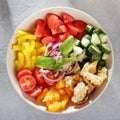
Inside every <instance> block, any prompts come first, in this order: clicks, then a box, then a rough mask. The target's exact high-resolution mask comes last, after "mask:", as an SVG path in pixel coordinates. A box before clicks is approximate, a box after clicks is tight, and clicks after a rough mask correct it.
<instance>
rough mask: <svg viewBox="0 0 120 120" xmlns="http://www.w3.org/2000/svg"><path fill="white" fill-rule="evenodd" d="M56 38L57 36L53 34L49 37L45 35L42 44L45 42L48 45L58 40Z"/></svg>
mask: <svg viewBox="0 0 120 120" xmlns="http://www.w3.org/2000/svg"><path fill="white" fill-rule="evenodd" d="M56 41H57V40H56V38H55V37H52V36H47V37H44V38H43V39H42V40H41V42H42V44H44V45H45V46H47V45H48V44H49V43H50V42H52V43H54V42H56Z"/></svg>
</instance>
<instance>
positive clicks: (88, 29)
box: [86, 24, 94, 34]
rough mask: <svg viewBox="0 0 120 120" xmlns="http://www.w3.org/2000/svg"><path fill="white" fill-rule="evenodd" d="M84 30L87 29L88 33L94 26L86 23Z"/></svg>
mask: <svg viewBox="0 0 120 120" xmlns="http://www.w3.org/2000/svg"><path fill="white" fill-rule="evenodd" d="M86 30H87V32H88V33H90V34H91V33H92V31H93V30H94V27H93V26H92V25H89V24H88V25H87V26H86Z"/></svg>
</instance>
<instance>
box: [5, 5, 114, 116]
mask: <svg viewBox="0 0 120 120" xmlns="http://www.w3.org/2000/svg"><path fill="white" fill-rule="evenodd" d="M62 8H64V9H69V10H73V11H75V12H81V13H83V14H85V15H86V16H88V17H90V18H91V19H92V20H94V21H95V22H96V23H97V24H98V25H99V26H100V27H101V28H102V29H103V30H104V28H103V27H102V26H101V25H100V23H99V22H98V21H97V20H96V19H95V18H94V17H92V16H91V15H89V14H88V13H86V12H84V11H83V10H80V9H76V8H73V7H64V6H57V7H49V8H44V9H40V10H37V11H36V12H34V13H32V14H31V15H29V16H27V17H26V18H25V19H24V20H23V21H22V22H21V23H20V24H19V25H18V26H17V27H16V28H15V30H14V32H13V34H12V36H11V38H10V41H9V43H8V48H7V53H6V65H7V73H8V76H9V79H10V81H11V84H12V86H13V88H14V89H15V91H16V92H17V94H19V92H18V91H17V89H16V88H15V87H14V85H13V81H12V79H11V77H10V73H9V65H8V61H9V58H8V57H9V56H8V53H9V48H10V47H11V44H10V43H11V41H13V40H12V39H13V37H14V35H15V31H16V30H17V29H18V28H20V26H21V25H22V24H23V23H24V22H25V21H27V20H28V19H29V18H30V17H32V16H34V15H35V14H38V13H40V12H42V11H46V10H51V9H62ZM61 11H62V10H61ZM104 31H105V30H104ZM108 37H109V36H108ZM109 44H110V47H111V51H112V52H111V56H112V57H111V58H112V65H111V69H110V71H111V72H110V73H111V74H110V76H109V80H108V82H107V84H106V85H105V87H104V88H103V90H102V91H101V92H100V94H99V95H98V96H97V97H96V98H95V99H94V100H93V101H92V103H89V104H87V105H85V106H83V107H82V108H80V109H76V110H75V111H67V112H49V111H46V110H42V109H39V108H38V107H36V106H35V105H34V103H33V104H31V102H29V100H27V99H26V98H24V97H23V95H20V94H19V96H20V97H21V98H22V100H24V101H25V102H26V103H27V104H29V105H30V106H32V107H33V108H35V109H38V110H39V111H42V112H44V113H48V114H54V115H55V114H59V115H60V114H71V113H75V112H78V111H81V110H83V109H86V108H89V107H90V106H91V105H92V104H93V103H95V102H96V101H98V99H99V98H100V97H101V96H102V95H103V93H104V92H105V90H106V88H107V87H108V85H109V83H110V81H111V77H112V74H113V69H114V52H113V47H112V44H111V41H110V39H109Z"/></svg>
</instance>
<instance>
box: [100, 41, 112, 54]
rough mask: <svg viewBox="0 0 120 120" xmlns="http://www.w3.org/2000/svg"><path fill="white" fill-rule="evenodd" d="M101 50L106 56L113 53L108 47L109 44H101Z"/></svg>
mask: <svg viewBox="0 0 120 120" xmlns="http://www.w3.org/2000/svg"><path fill="white" fill-rule="evenodd" d="M99 48H100V50H101V51H102V52H103V53H106V54H109V53H110V52H111V49H110V47H109V45H108V43H105V44H101V45H100V46H99Z"/></svg>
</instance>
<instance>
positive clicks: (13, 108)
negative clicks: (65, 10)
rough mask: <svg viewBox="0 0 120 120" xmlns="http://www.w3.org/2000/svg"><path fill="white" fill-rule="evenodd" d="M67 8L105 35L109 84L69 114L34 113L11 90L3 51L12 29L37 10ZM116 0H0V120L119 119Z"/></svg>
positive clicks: (119, 15)
mask: <svg viewBox="0 0 120 120" xmlns="http://www.w3.org/2000/svg"><path fill="white" fill-rule="evenodd" d="M53 6H68V7H73V8H77V9H80V10H83V11H85V12H87V13H88V14H90V15H91V16H93V17H94V18H95V19H96V20H97V21H98V22H100V24H101V25H102V26H104V29H105V31H106V32H107V33H108V35H109V37H110V40H111V43H112V45H113V50H114V58H115V60H114V61H115V64H114V71H113V76H112V79H111V82H110V84H109V86H108V88H107V89H106V91H105V92H104V94H103V95H102V96H101V97H100V99H99V100H98V101H97V102H95V103H94V104H93V105H92V106H90V107H88V108H86V109H84V110H82V111H79V112H76V113H72V114H69V115H57V114H56V115H52V114H46V113H44V112H41V111H38V110H36V109H34V108H32V107H31V106H29V105H28V104H27V103H26V102H24V101H23V100H22V99H21V98H20V97H19V95H17V93H16V92H15V90H14V89H13V87H12V85H11V83H10V80H9V77H8V74H7V69H6V62H5V61H6V50H7V46H8V43H9V41H10V37H11V35H12V33H13V31H14V30H15V28H16V27H17V26H18V25H19V24H20V23H21V22H22V21H23V20H24V19H25V18H26V17H27V16H29V15H30V14H32V13H34V12H35V11H37V10H40V9H43V8H48V7H53ZM119 37H120V0H59V1H58V0H0V120H48V119H49V120H120V80H119V77H120V75H119V74H120V53H119V52H120V38H119Z"/></svg>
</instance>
